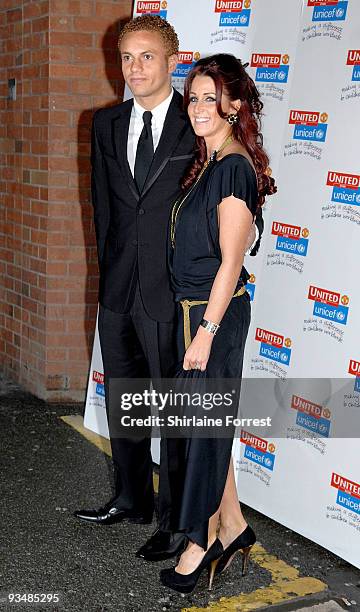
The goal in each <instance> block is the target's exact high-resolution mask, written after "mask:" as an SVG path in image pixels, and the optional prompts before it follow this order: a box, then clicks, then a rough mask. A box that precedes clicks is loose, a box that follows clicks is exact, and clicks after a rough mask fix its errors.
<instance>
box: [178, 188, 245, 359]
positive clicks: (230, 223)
mask: <svg viewBox="0 0 360 612" xmlns="http://www.w3.org/2000/svg"><path fill="white" fill-rule="evenodd" d="M218 212H219V242H220V249H221V265H220V267H219V270H218V272H217V274H216V276H215V279H214V282H213V286H212V289H211V293H210V297H209V303H208V305H207V308H206V311H205V314H204V318H205V319H207V320H208V321H212V323H218V324H219V323H220V322H221V319H222V318H223V316H224V314H225V311H226V309H227V307H228V306H229V303H230V300H231V298H232V296H233V295H234V290H235V287H236V284H237V282H238V280H239V276H240V272H241V268H242V265H243V261H244V253H245V250H246V244H247V239H248V236H249V232H250V228H251V224H252V221H253V217H252V214H251V212H250V210H249V209H248V208H247V206H246V204H245V202H244V201H243V200H240V199H239V198H235V197H234V196H229V197H227V198H225V199H224V200H222V202H221V203H220V204H219V206H218ZM213 339H214V336H213V334H211V333H209V332H208V331H206V329H204V328H203V327H201V326H200V327H199V329H198V331H197V333H196V335H195V337H194V339H193V341H192V343H191V344H190V346H189V348H188V350H187V351H186V353H185V356H184V363H183V367H184V370H190V369H192V368H194V367H195V366H196V364H198V365H200V367H201V370H205V369H206V365H207V362H208V360H209V356H210V350H211V345H212V341H213Z"/></svg>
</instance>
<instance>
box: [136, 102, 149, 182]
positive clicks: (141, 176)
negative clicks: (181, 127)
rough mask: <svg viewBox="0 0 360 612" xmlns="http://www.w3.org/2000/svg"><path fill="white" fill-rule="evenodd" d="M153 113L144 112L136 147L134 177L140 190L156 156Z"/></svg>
mask: <svg viewBox="0 0 360 612" xmlns="http://www.w3.org/2000/svg"><path fill="white" fill-rule="evenodd" d="M151 119H152V113H151V112H150V111H145V112H144V114H143V121H144V127H143V129H142V132H141V134H140V138H139V142H138V146H137V149H136V158H135V166H134V178H135V182H136V185H137V188H138V190H139V193H141V192H142V190H143V187H144V185H145V181H146V177H147V175H148V173H149V169H150V166H151V162H152V159H153V157H154V144H153V137H152V131H151Z"/></svg>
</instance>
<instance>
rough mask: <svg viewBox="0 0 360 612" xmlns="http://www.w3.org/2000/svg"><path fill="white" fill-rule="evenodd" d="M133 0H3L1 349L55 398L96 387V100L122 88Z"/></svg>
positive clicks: (35, 388)
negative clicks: (124, 28)
mask: <svg viewBox="0 0 360 612" xmlns="http://www.w3.org/2000/svg"><path fill="white" fill-rule="evenodd" d="M131 5H132V2H131V0H117V1H116V2H110V1H107V2H105V1H102V2H100V1H97V0H81V1H80V0H79V1H77V0H43V1H34V0H30V1H26V0H23V1H22V2H21V1H19V0H17V1H15V0H2V3H1V8H0V28H1V32H0V34H1V39H2V41H3V42H2V46H3V48H2V49H1V53H2V54H3V58H4V60H5V61H4V62H3V64H2V66H3V67H2V68H1V71H0V87H1V89H0V126H1V127H0V130H1V133H0V136H1V145H0V155H1V158H0V181H1V182H0V198H1V228H0V236H1V251H0V271H1V278H2V281H1V287H2V293H3V295H2V296H1V297H2V299H1V302H2V312H1V314H0V333H1V340H0V355H1V357H0V358H1V364H2V367H3V369H4V370H5V374H6V375H7V376H10V377H11V378H13V379H15V380H17V381H19V382H20V383H21V384H22V385H23V386H25V388H27V389H29V390H30V391H32V392H33V393H35V394H36V395H38V396H39V397H42V398H45V399H53V400H55V399H61V400H69V401H70V400H82V399H83V397H84V389H85V386H86V378H87V372H88V365H89V359H90V354H91V346H92V338H93V330H94V322H95V317H96V308H97V281H98V279H97V263H96V262H97V259H96V249H95V241H94V238H95V236H94V228H93V223H92V209H91V203H90V197H89V185H90V174H89V170H90V166H89V151H90V149H89V142H90V125H91V118H92V114H93V111H94V109H96V108H98V107H100V106H105V105H108V104H113V103H115V102H117V100H118V99H119V98H120V97H121V94H122V90H123V82H122V78H121V72H120V68H119V64H118V55H117V50H116V41H117V35H118V31H119V28H120V27H121V23H122V22H124V21H125V20H127V19H128V18H129V16H130V14H131V8H132V7H131ZM9 78H16V80H17V100H16V101H15V102H13V101H9V100H7V81H8V79H9Z"/></svg>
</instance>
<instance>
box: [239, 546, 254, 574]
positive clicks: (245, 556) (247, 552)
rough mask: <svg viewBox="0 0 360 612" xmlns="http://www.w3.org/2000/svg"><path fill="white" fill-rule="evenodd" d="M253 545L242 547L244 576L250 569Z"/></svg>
mask: <svg viewBox="0 0 360 612" xmlns="http://www.w3.org/2000/svg"><path fill="white" fill-rule="evenodd" d="M251 549H252V546H247V547H246V548H243V549H241V554H242V572H241V574H242V576H246V574H247V570H248V563H249V556H250V551H251Z"/></svg>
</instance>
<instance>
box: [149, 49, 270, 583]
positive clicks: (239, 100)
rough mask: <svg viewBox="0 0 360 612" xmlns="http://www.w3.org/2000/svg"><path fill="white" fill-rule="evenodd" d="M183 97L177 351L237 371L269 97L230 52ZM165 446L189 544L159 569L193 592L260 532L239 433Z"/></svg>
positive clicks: (265, 184) (220, 371)
mask: <svg viewBox="0 0 360 612" xmlns="http://www.w3.org/2000/svg"><path fill="white" fill-rule="evenodd" d="M184 100H185V104H186V107H187V110H188V114H189V118H190V121H191V123H192V126H193V128H194V131H195V133H196V136H197V149H196V155H195V160H194V162H193V164H192V166H191V167H190V169H189V170H188V172H187V174H186V176H185V177H184V180H183V187H184V194H183V196H182V198H181V199H180V200H178V201H177V202H176V203H175V205H174V207H173V211H172V216H171V224H170V225H171V226H170V248H169V250H170V257H169V265H170V270H171V279H172V285H173V289H174V292H175V299H176V301H177V302H178V303H179V306H178V312H179V325H178V332H179V333H178V349H179V351H180V354H181V356H182V360H183V369H184V370H191V369H198V370H201V371H202V372H204V371H205V370H206V374H207V376H208V377H209V378H237V379H240V378H241V371H242V361H243V353H244V345H245V340H246V335H247V331H248V327H249V323H250V298H249V295H248V293H247V292H246V290H245V285H246V282H247V280H248V278H249V275H248V273H247V271H246V270H245V268H244V267H243V259H244V252H245V248H246V243H247V237H248V235H249V232H250V228H251V225H252V223H253V220H254V216H255V214H256V211H257V209H258V207H260V206H261V205H262V204H263V202H264V199H265V195H267V194H272V193H274V192H275V191H276V188H275V185H274V180H273V179H272V178H271V177H270V176H269V174H270V172H269V168H268V157H267V155H266V153H265V152H264V150H263V147H262V137H261V134H260V113H261V109H262V106H263V105H262V103H261V101H260V99H259V94H258V91H257V89H256V87H255V84H254V82H253V81H252V79H251V78H250V77H249V76H248V75H247V73H246V72H245V69H244V67H243V66H242V64H241V62H240V61H239V60H237V59H236V58H235V57H234V56H232V55H229V54H218V55H213V56H211V57H208V58H204V59H202V60H200V61H199V62H197V64H196V65H195V67H194V68H193V69H192V71H191V72H190V73H189V75H188V77H187V80H186V84H185V92H184ZM215 334H216V335H215ZM167 444H168V455H169V459H168V461H169V490H170V491H172V495H173V508H172V510H171V513H170V517H169V525H170V528H171V529H172V530H174V531H175V530H177V531H184V532H185V533H186V535H187V536H188V540H189V543H188V546H187V548H186V549H185V551H184V552H183V554H182V555H181V557H180V560H179V563H178V565H177V567H176V568H170V569H166V570H162V572H161V575H160V577H161V581H162V583H163V584H165V585H166V586H169V587H171V588H173V589H175V590H177V591H181V592H191V591H192V590H193V588H194V587H195V585H196V583H197V580H198V578H199V576H200V574H201V573H202V571H203V570H204V569H205V568H207V569H209V570H210V586H211V583H212V580H213V576H214V573H215V572H216V573H219V572H221V571H222V570H223V569H225V567H226V566H227V565H228V564H229V563H230V561H231V559H232V557H233V555H234V554H235V553H236V552H237V551H240V552H242V553H243V574H244V573H245V570H246V565H247V558H248V555H249V551H250V548H251V546H252V545H253V544H254V542H255V540H256V538H255V534H254V532H253V531H252V529H251V528H250V527H249V526H248V525H247V523H246V521H245V519H244V517H243V515H242V513H241V509H240V505H239V502H238V497H237V492H236V486H235V475H234V467H233V463H232V459H231V448H232V439H216V438H211V439H205V440H204V439H188V440H186V441H185V442H183V443H180V442H179V441H178V440H177V441H176V443H175V442H173V445H171V441H167ZM175 449H176V450H175ZM181 453H182V454H181ZM180 454H181V457H180ZM172 465H173V467H172ZM217 532H218V536H217Z"/></svg>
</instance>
